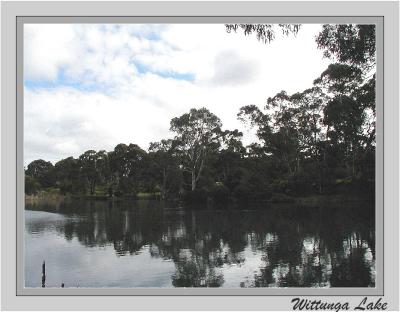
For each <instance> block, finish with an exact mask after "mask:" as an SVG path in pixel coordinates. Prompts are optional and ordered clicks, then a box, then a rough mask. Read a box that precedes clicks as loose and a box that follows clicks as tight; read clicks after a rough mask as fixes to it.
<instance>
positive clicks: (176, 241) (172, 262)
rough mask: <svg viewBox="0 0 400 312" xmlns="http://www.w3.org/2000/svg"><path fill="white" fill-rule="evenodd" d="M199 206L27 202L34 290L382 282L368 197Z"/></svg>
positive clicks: (29, 280) (28, 268)
mask: <svg viewBox="0 0 400 312" xmlns="http://www.w3.org/2000/svg"><path fill="white" fill-rule="evenodd" d="M243 208H244V207H242V209H225V210H224V209H221V210H209V209H190V208H188V207H182V206H181V205H180V204H177V203H166V202H159V201H152V200H136V201H135V200H129V201H128V200H125V201H89V200H59V201H48V202H42V203H35V204H32V203H31V204H28V203H27V204H26V208H25V286H26V287H41V269H42V262H43V261H46V287H60V285H61V283H64V284H65V287H120V288H126V287H167V288H171V287H228V288H240V287H374V286H375V225H374V224H375V218H374V207H373V205H372V204H371V203H369V202H352V203H346V204H345V203H342V204H337V205H335V206H333V207H328V206H324V207H296V206H295V205H294V204H286V205H265V207H261V208H260V207H258V209H249V208H248V209H243Z"/></svg>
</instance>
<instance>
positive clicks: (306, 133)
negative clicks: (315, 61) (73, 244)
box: [25, 25, 376, 202]
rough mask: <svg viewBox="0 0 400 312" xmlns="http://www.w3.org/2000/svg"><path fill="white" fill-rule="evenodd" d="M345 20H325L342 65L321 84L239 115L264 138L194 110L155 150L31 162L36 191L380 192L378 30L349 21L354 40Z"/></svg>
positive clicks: (200, 197)
mask: <svg viewBox="0 0 400 312" xmlns="http://www.w3.org/2000/svg"><path fill="white" fill-rule="evenodd" d="M339 26H341V25H338V26H332V25H324V28H323V31H322V32H321V34H320V35H319V37H318V38H317V42H318V46H319V47H320V48H324V49H325V52H326V53H325V54H326V56H328V57H332V56H334V57H335V58H336V59H337V60H339V61H340V62H336V63H333V64H331V65H330V66H329V67H328V68H327V69H326V70H325V71H324V72H323V73H322V74H321V75H320V77H317V79H315V81H314V85H313V87H312V88H309V89H307V90H304V91H301V92H298V93H295V94H287V93H286V92H285V91H282V92H280V93H278V94H276V95H275V96H273V97H270V98H268V100H267V101H266V105H265V107H264V108H263V109H260V108H259V107H257V106H255V105H247V106H244V107H242V108H241V109H240V111H239V112H238V118H239V119H240V120H241V121H242V122H243V123H246V124H248V125H249V126H250V127H252V128H253V129H254V130H255V131H256V134H257V137H258V139H259V140H258V141H259V142H258V143H253V144H251V145H250V146H246V147H245V146H243V144H242V133H241V132H240V131H238V130H237V129H235V130H223V128H222V123H221V120H220V119H219V118H218V117H217V116H216V115H214V114H213V113H212V112H210V111H209V110H207V109H206V108H201V109H194V108H193V109H191V110H190V111H189V112H188V113H186V114H183V115H182V116H179V117H176V118H173V119H172V120H171V123H170V131H172V132H173V133H174V138H173V139H168V140H161V141H160V142H154V143H151V144H150V146H149V149H148V151H145V150H143V149H142V148H140V147H139V146H138V145H136V144H129V145H126V144H118V145H117V146H116V147H115V148H114V150H113V151H110V152H106V151H104V150H102V151H94V150H89V151H86V152H85V153H83V154H82V155H81V156H79V157H78V158H73V157H69V158H66V159H63V160H60V161H59V162H57V163H56V164H55V165H53V164H51V163H50V162H46V161H45V160H35V161H33V162H31V163H30V164H29V165H28V167H27V169H26V171H25V174H26V179H25V181H26V183H25V191H26V193H27V194H34V193H36V192H38V191H39V190H41V189H46V188H56V189H57V190H59V191H60V192H61V193H62V194H66V193H71V194H90V195H96V194H97V195H105V196H113V195H115V196H123V195H133V196H135V195H137V194H138V193H153V194H154V193H157V194H160V197H161V198H162V199H166V198H181V199H186V200H188V201H195V202H204V201H208V200H211V201H214V202H226V201H240V200H246V201H249V200H250V201H260V200H278V201H279V200H288V199H289V198H290V197H292V196H305V195H312V194H335V193H342V192H361V193H363V194H371V195H373V194H374V185H375V119H376V117H375V114H376V112H375V55H374V51H372V48H371V45H372V44H371V41H372V40H373V43H374V44H375V39H374V38H375V33H374V26H373V25H372V26H368V25H361V26H354V25H350V26H349V25H347V27H348V28H346V30H347V37H343V36H338V35H337V34H338V32H339V31H341V29H340V28H339ZM345 26H346V25H345ZM227 27H228V25H227ZM335 27H336V28H335ZM365 27H367V29H365ZM368 27H369V28H368ZM371 27H372V30H373V31H372V30H371ZM256 30H257V31H258V29H256ZM342 30H343V29H342ZM245 31H247V32H248V31H249V30H248V29H247V30H246V29H245ZM250 32H251V29H250ZM261 39H262V38H261ZM335 40H336V42H335ZM343 40H344V43H346V44H344V43H343V42H341V41H343ZM346 40H347V41H346ZM360 42H361V43H362V44H361V43H360ZM335 43H336V44H337V46H335ZM352 44H353V46H354V47H353V48H354V49H353V50H354V51H352V50H351V47H352ZM337 47H339V48H337ZM360 51H361V52H360Z"/></svg>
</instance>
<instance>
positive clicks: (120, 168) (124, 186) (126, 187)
mask: <svg viewBox="0 0 400 312" xmlns="http://www.w3.org/2000/svg"><path fill="white" fill-rule="evenodd" d="M108 157H109V162H110V170H111V172H112V176H111V184H112V185H115V186H116V187H117V189H118V191H120V192H123V193H132V192H136V191H137V190H138V187H139V185H140V180H141V178H142V176H141V175H142V171H143V166H142V165H143V161H144V158H145V157H146V152H145V151H144V150H143V149H141V148H140V147H139V146H138V145H136V144H132V143H131V144H129V145H126V144H123V143H120V144H118V145H117V146H116V147H115V148H114V150H113V151H112V152H110V153H109V154H108Z"/></svg>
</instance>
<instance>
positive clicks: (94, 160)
mask: <svg viewBox="0 0 400 312" xmlns="http://www.w3.org/2000/svg"><path fill="white" fill-rule="evenodd" d="M106 162H107V153H106V152H105V151H99V152H96V151H94V150H88V151H86V152H85V153H83V154H82V155H81V156H79V164H80V167H81V171H82V173H83V175H84V177H85V178H86V179H87V181H88V184H89V191H90V195H93V194H94V192H95V190H96V185H97V184H98V183H99V182H100V181H101V180H102V178H103V171H104V168H105V165H106Z"/></svg>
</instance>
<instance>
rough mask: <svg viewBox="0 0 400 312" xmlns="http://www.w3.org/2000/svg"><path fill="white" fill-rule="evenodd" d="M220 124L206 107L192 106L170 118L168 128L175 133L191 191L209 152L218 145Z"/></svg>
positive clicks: (200, 174) (201, 171) (194, 187)
mask: <svg viewBox="0 0 400 312" xmlns="http://www.w3.org/2000/svg"><path fill="white" fill-rule="evenodd" d="M221 126H222V123H221V121H220V119H219V118H218V117H217V116H216V115H214V114H213V113H211V112H210V111H209V110H208V109H206V108H200V109H195V108H192V109H191V110H190V112H188V113H185V114H183V115H182V116H180V117H175V118H173V119H172V120H171V127H170V130H171V131H173V132H174V133H175V139H174V140H175V141H176V142H177V149H178V150H179V152H180V153H181V155H182V166H183V169H184V170H185V171H186V172H188V173H189V175H190V186H191V190H192V191H194V190H195V189H196V186H197V182H198V181H199V179H200V177H201V176H202V173H203V170H204V167H205V165H206V162H207V158H208V157H209V155H210V153H211V152H212V151H213V150H214V151H215V150H216V149H218V147H219V145H220V133H221Z"/></svg>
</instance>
